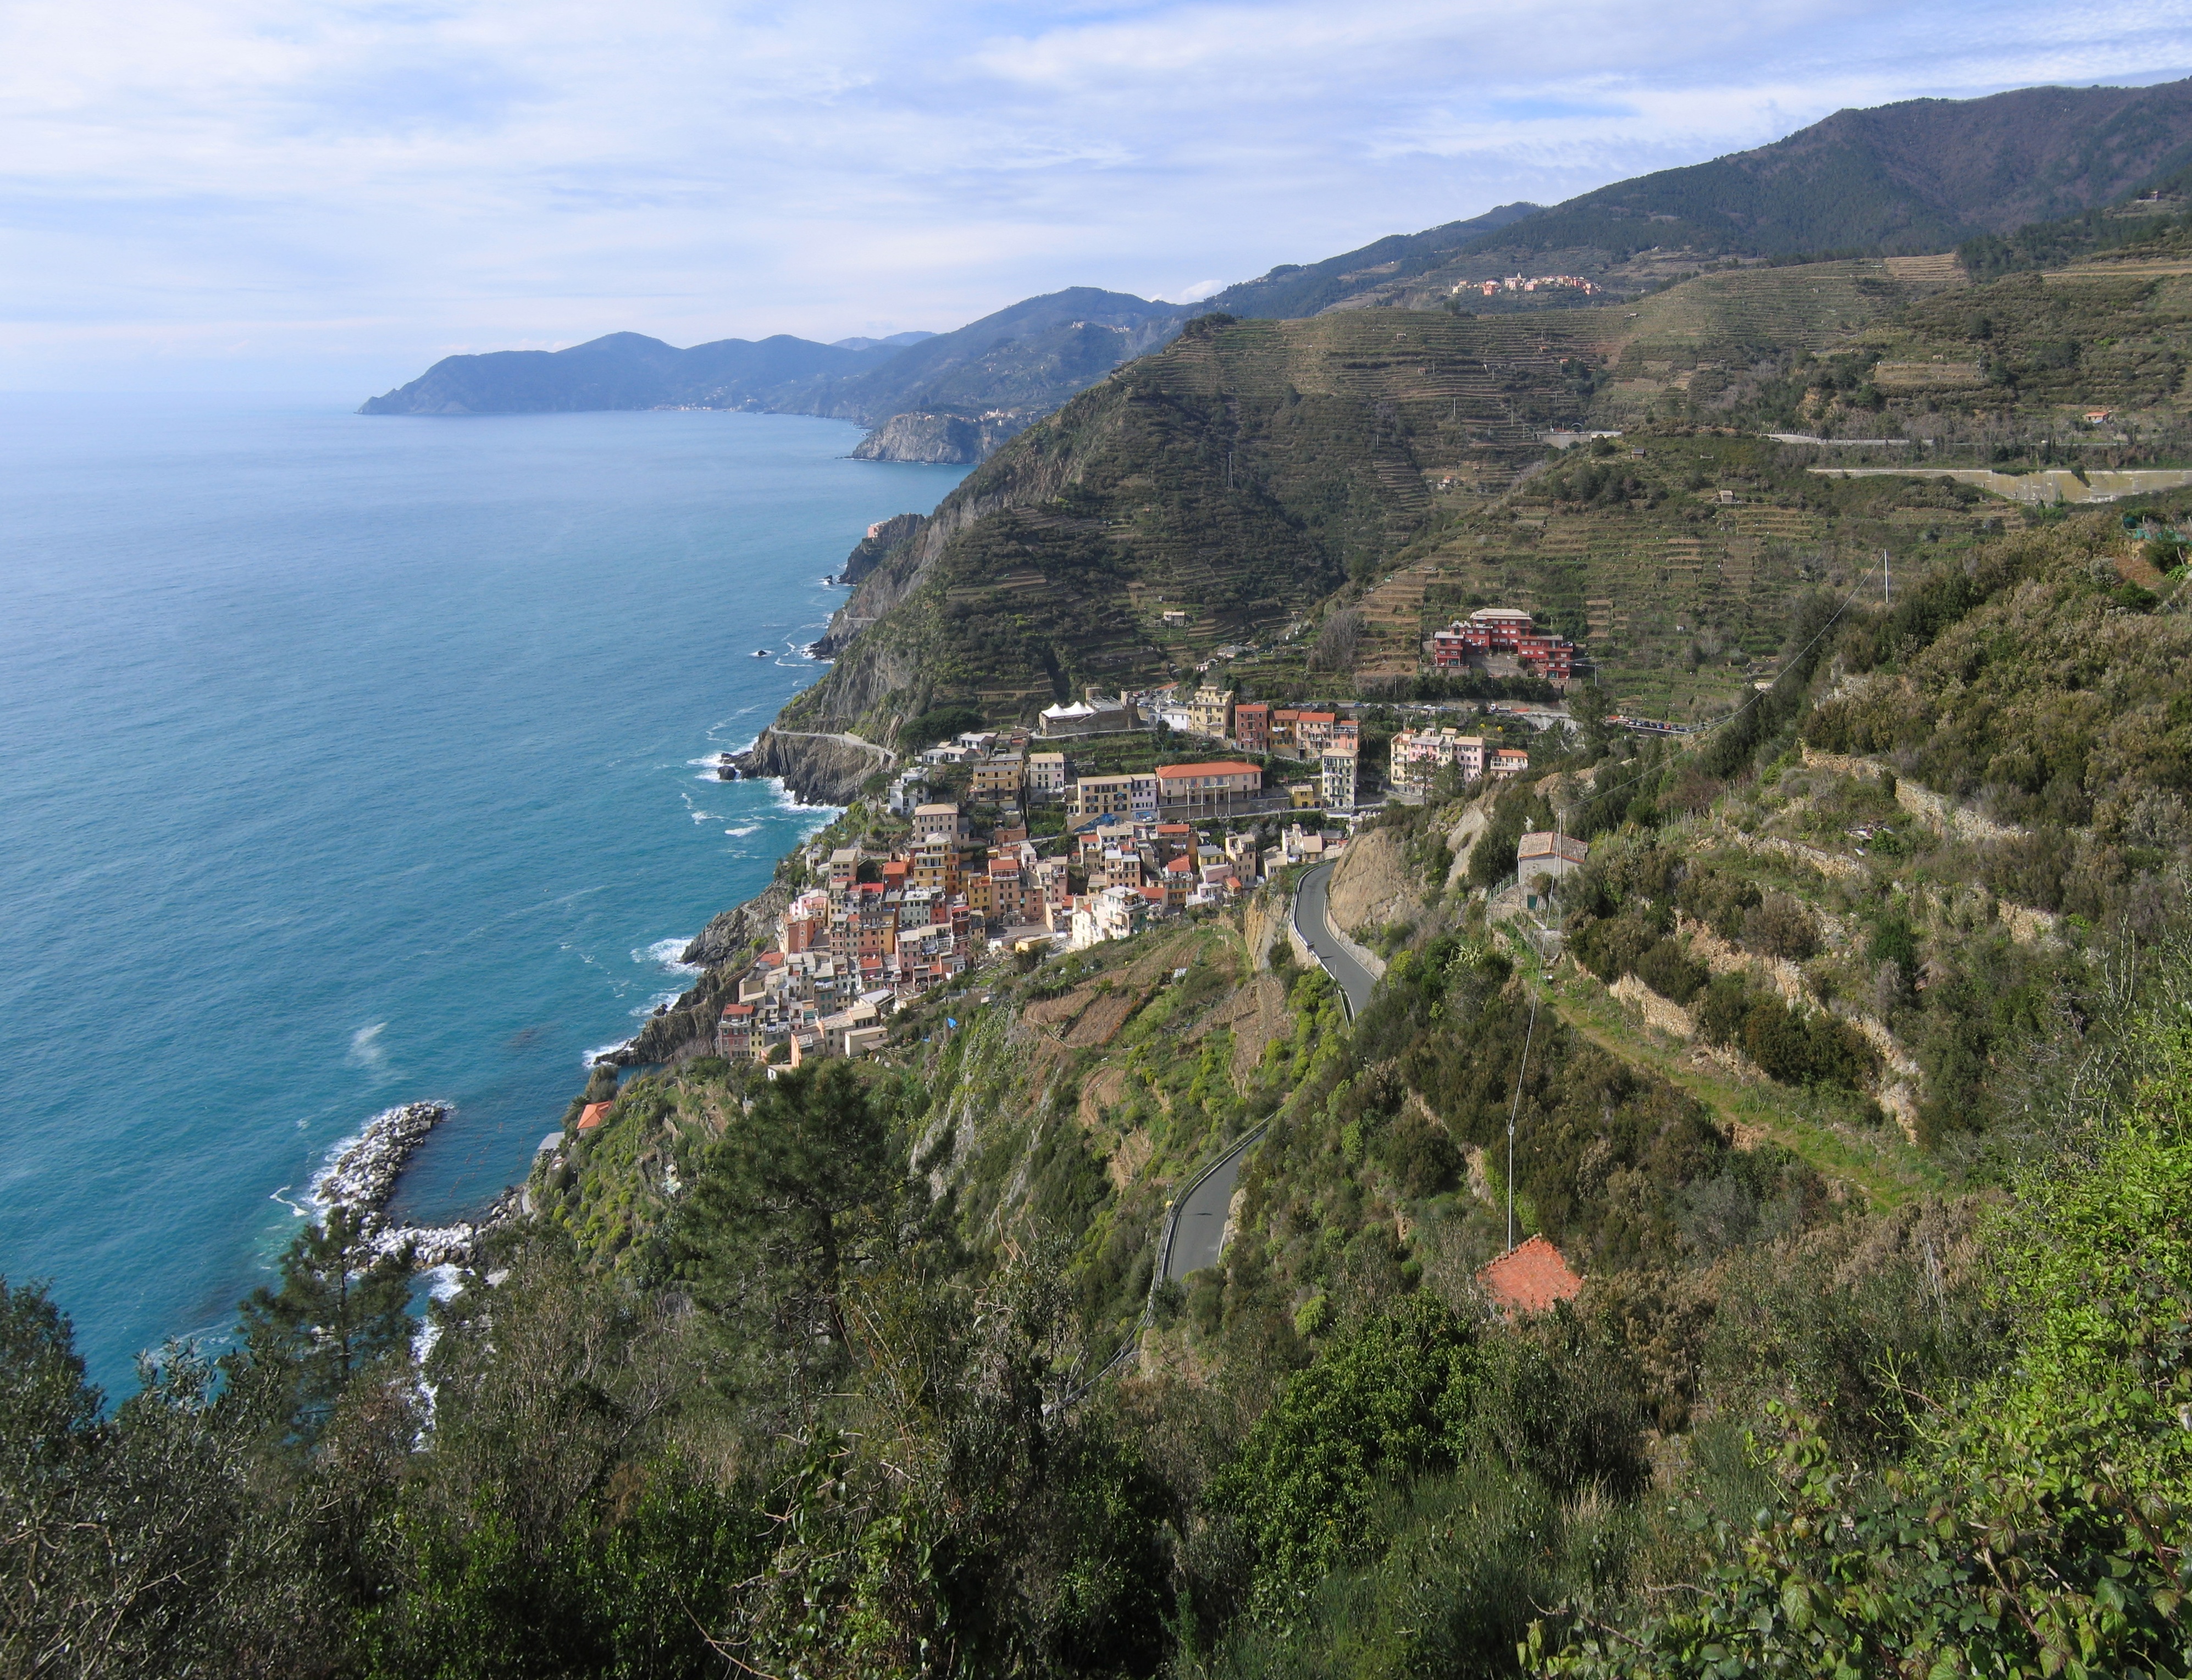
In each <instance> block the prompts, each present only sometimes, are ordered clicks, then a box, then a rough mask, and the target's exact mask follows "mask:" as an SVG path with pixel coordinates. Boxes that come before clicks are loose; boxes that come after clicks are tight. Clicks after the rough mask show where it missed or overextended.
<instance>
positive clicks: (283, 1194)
mask: <svg viewBox="0 0 2192 1680" xmlns="http://www.w3.org/2000/svg"><path fill="white" fill-rule="evenodd" d="M266 1199H267V1200H268V1201H270V1202H279V1203H281V1204H282V1205H283V1207H285V1208H287V1209H288V1210H289V1211H290V1212H292V1213H294V1214H295V1215H296V1216H297V1217H298V1218H300V1219H310V1218H311V1216H312V1210H311V1209H310V1208H308V1207H306V1206H305V1204H303V1203H302V1202H293V1201H291V1200H290V1199H289V1187H288V1185H286V1184H284V1185H283V1187H281V1188H280V1189H279V1190H277V1191H275V1192H274V1193H272V1194H271V1195H269V1196H268V1197H267V1198H266Z"/></svg>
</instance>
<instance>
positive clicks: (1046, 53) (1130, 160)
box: [0, 0, 2192, 396]
mask: <svg viewBox="0 0 2192 1680" xmlns="http://www.w3.org/2000/svg"><path fill="white" fill-rule="evenodd" d="M2188 73H2192V0H2140V3H2138V4H2131V3H2119V0H2098V3H2086V4H2081V5H2079V6H2075V7H2065V6H2063V5H2061V4H2060V3H2050V4H2039V3H2030V0H1994V3H1989V4H1986V5H1984V6H1981V5H1977V4H1915V5H1914V4H1910V3H1909V0H1897V3H1887V0H1880V3H1864V0H1854V3H1852V0H1840V3H1824V0H1811V3H1805V0H1743V3H1732V0H1696V3H1689V4H1684V5H1680V6H1670V5H1669V4H1667V3H1666V0H1562V3H1560V4H1558V5H1553V4H1544V3H1530V0H1377V3H1374V4H1365V3H1361V0H1354V3H1334V0H1310V3H1272V4H1258V5H1244V4H1228V3H1183V0H1149V3H1144V4H1103V3H1093V0H1092V3H1085V4H1076V3H1070V0H1066V3H1047V0H1020V3H1017V4H1013V5H1011V6H1003V5H986V4H962V5H950V6H947V5H937V4H932V3H928V0H891V3H888V4H880V3H872V0H833V3H830V4H827V5H820V4H815V5H796V4H782V3H779V4H773V5H760V4H755V5H746V4H737V3H706V0H625V3H623V4H619V5H610V4H605V3H601V0H591V3H573V0H388V3H374V0H361V3H351V4H328V3H317V0H9V3H8V4H7V5H6V6H5V7H4V8H0V239H4V241H5V245H4V248H0V388H5V389H13V390H65V389H68V390H117V391H127V390H284V391H296V392H300V393H302V392H314V393H342V394H350V395H353V396H364V395H369V394H371V393H373V392H376V391H380V390H386V389H388V388H390V387H391V386H393V385H396V384H400V383H402V381H404V380H407V379H411V378H413V377H414V376H415V375H416V374H417V373H420V371H422V370H423V369H424V368H425V367H426V366H427V365H428V364H429V363H431V362H433V361H435V360H436V359H437V358H438V357H440V356H446V355H450V354H454V353H457V352H460V351H467V350H494V349H523V348H539V349H555V348H559V347H561V346H562V345H569V344H575V343H578V342H580V341H582V340H584V339H590V338H593V337H596V336H597V335H599V334H601V333H607V332H614V331H622V330H629V331H636V332H642V333H653V334H654V335H655V336H657V337H659V338H662V339H667V340H669V341H670V342H671V343H673V344H677V345H687V344H693V343H698V342H700V341H702V340H705V339H719V338H727V337H741V338H759V337H762V336H765V335H767V334H768V333H777V332H789V333H798V334H801V335H802V336H805V337H810V338H818V339H825V340H827V339H838V338H842V337H847V336H850V335H854V334H867V335H876V336H880V335H882V334H884V333H893V332H898V331H902V330H905V329H907V328H914V327H922V328H928V329H931V330H946V329H949V328H950V327H956V326H960V325H962V324H963V323H965V322H968V321H970V320H973V319H974V318H976V317H978V316H982V315H985V314H986V313H988V312H989V311H990V310H994V309H997V308H1000V307H1002V306H1003V305H1006V304H1008V303H1011V302H1013V301H1015V300H1017V299H1020V298H1023V297H1027V296H1030V295H1032V294H1034V293H1041V292H1048V291H1054V290H1056V289H1058V288H1060V287H1063V286H1069V285H1094V286H1103V287H1109V288H1114V289H1116V290H1120V291H1127V292H1134V293H1139V294H1140V295H1142V296H1144V297H1163V298H1167V299H1173V300H1189V299H1194V298H1196V297H1200V296H1203V295H1207V293H1210V292H1212V291H1214V290H1216V289H1217V288H1219V286H1221V285H1224V284H1225V283H1228V282H1232V281H1235V280H1241V279H1246V278H1249V277H1252V276H1255V275H1258V274H1260V273H1262V272H1263V271H1265V270H1266V269H1268V268H1270V266H1272V265H1274V264H1276V263H1282V262H1300V261H1313V260H1316V259H1318V258H1321V257H1325V256H1329V255H1332V254H1334V253H1338V252H1339V251H1343V250H1346V249H1348V248H1351V247H1354V246H1356V245H1360V244H1362V243H1365V242H1367V241H1369V240H1371V239H1373V238H1376V237H1378V236H1380V235H1383V234H1386V233H1393V232H1410V231H1415V230H1417V229H1419V228H1424V227H1429V226H1434V225H1437V224H1439V223H1441V222H1446V221H1451V220H1453V219H1457V218H1460V217H1464V216H1470V215H1474V214H1477V213H1478V212H1480V211H1482V210H1485V209H1488V208H1491V207H1493V205H1496V204H1500V203H1505V202H1511V201H1514V200H1516V199H1528V200H1533V201H1535V202H1557V201H1558V200H1560V199H1561V198H1564V197H1567V196H1571V195H1573V194H1574V193H1577V192H1579V191H1585V190H1587V189H1589V188H1590V187H1593V186H1596V185H1602V184H1604V183H1605V182H1607V181H1610V180H1617V179H1621V178H1623V177H1624V176H1628V175H1634V174H1641V173H1644V172H1645V171H1647V170H1650V169H1655V168H1667V167H1670V166H1672V165H1676V164H1681V163H1689V162H1698V161H1700V160H1702V159H1704V158H1707V157H1716V156H1718V155H1720V154H1721V153H1723V152H1727V151H1735V150H1739V149H1741V148H1743V147H1746V146H1751V145H1761V144H1763V143H1765V142H1766V141H1768V140H1774V139H1777V138H1778V137H1779V136H1781V135H1783V134H1787V133H1790V131H1792V130H1794V129H1795V128H1801V127H1803V126H1804V125H1805V124H1807V123H1808V122H1814V121H1816V120H1818V118H1819V117H1824V116H1825V115H1827V114H1829V113H1830V112H1831V111H1835V110H1837V109H1840V108H1841V107H1843V106H1846V105H1879V104H1884V103H1886V102H1887V101H1890V100H1900V99H1909V98H1914V97H1918V96H1921V95H1932V96H1942V97H1949V98H1968V97H1972V96H1975V95H1978V94H1988V93H1993V92H1998V91H2000V90H2001V89H2003V88H2014V87H2024V86H2029V85H2031V84H2034V83H2068V84H2075V85H2091V84H2092V83H2126V84H2127V83H2153V82H2160V81H2165V80H2170V79H2173V78H2175V77H2182V76H2184V75H2186V74H2188Z"/></svg>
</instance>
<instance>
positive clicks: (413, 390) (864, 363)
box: [358, 333, 902, 414]
mask: <svg viewBox="0 0 2192 1680" xmlns="http://www.w3.org/2000/svg"><path fill="white" fill-rule="evenodd" d="M899 354H902V352H901V351H900V350H899V349H898V348H897V347H895V346H893V345H872V346H871V347H869V348H867V349H865V350H846V349H842V348H840V347H838V346H837V345H818V344H815V343H813V342H812V341H811V340H809V339H795V338H791V337H789V336H787V335H785V334H781V333H779V335H778V336H776V337H774V338H771V339H762V340H760V341H759V342H758V343H754V342H751V341H749V340H747V339H718V340H716V342H715V343H713V344H706V345H694V346H693V347H692V348H691V349H690V350H678V349H676V348H675V347H674V346H672V345H665V344H664V343H663V342H662V341H661V340H660V339H650V338H648V337H647V336H646V335H645V334H643V333H609V334H608V336H607V337H606V338H600V339H589V340H588V341H587V342H586V343H585V344H583V345H572V346H571V347H570V348H569V349H568V350H490V351H488V353H487V354H485V355H482V356H443V357H442V359H441V360H440V361H439V362H436V363H435V364H434V365H433V366H432V367H429V368H428V369H427V370H426V371H425V373H422V374H420V376H419V377H418V378H417V379H414V380H412V381H411V383H410V384H408V385H401V386H398V387H397V389H396V390H392V391H390V392H388V393H387V394H386V395H385V396H376V397H372V398H369V399H368V401H366V402H365V403H364V404H363V405H362V407H360V408H359V409H358V413H361V414H553V413H574V412H577V411H581V410H585V409H599V408H659V407H665V406H668V405H676V404H685V403H702V402H705V403H709V404H711V406H715V407H726V408H735V407H766V406H768V404H769V403H770V401H772V400H773V399H775V398H777V397H779V396H781V395H782V394H785V393H786V392H797V391H803V390H808V389H809V388H811V387H813V385H814V384H817V383H818V382H819V381H823V380H827V379H832V378H843V377H846V376H847V375H849V374H852V373H857V372H859V371H861V370H863V369H865V368H869V367H874V366H875V365H876V363H878V362H888V361H889V360H891V359H892V358H893V357H894V356H898V355H899Z"/></svg>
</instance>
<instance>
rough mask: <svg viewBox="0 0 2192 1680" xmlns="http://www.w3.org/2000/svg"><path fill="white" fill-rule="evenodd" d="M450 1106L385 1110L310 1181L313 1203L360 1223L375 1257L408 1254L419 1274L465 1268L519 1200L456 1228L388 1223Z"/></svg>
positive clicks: (509, 1198)
mask: <svg viewBox="0 0 2192 1680" xmlns="http://www.w3.org/2000/svg"><path fill="white" fill-rule="evenodd" d="M451 1112H452V1110H451V1109H450V1107H449V1105H448V1103H446V1102H406V1103H404V1104H402V1106H401V1107H399V1108H384V1109H383V1110H381V1112H380V1113H378V1114H375V1115H374V1117H373V1118H372V1119H369V1120H368V1121H367V1122H366V1123H365V1129H364V1130H362V1131H361V1132H359V1133H358V1135H357V1139H356V1140H355V1141H354V1142H351V1145H350V1146H349V1147H348V1148H345V1150H344V1151H343V1152H342V1153H341V1154H340V1155H338V1156H336V1157H335V1159H334V1161H332V1162H331V1163H330V1164H329V1165H328V1166H327V1167H326V1168H324V1169H323V1170H322V1171H321V1173H320V1175H319V1176H318V1177H317V1178H315V1179H314V1180H313V1181H312V1199H313V1200H314V1201H316V1202H317V1203H318V1204H320V1205H321V1206H322V1207H325V1208H334V1207H343V1208H347V1209H348V1210H350V1211H351V1214H352V1215H353V1216H355V1217H356V1218H357V1228H358V1234H359V1235H360V1236H361V1237H362V1239H364V1241H365V1244H366V1246H367V1247H368V1248H369V1249H371V1250H373V1252H374V1254H376V1255H379V1256H384V1257H385V1256H389V1255H394V1254H401V1253H402V1252H404V1251H405V1250H409V1251H410V1255H411V1263H412V1265H414V1267H420V1268H421V1269H424V1268H425V1267H435V1266H447V1265H463V1264H464V1263H465V1262H466V1261H469V1260H471V1256H472V1250H473V1248H474V1246H475V1245H476V1244H477V1243H478V1241H479V1238H480V1233H482V1232H483V1231H486V1230H488V1228H489V1227H492V1226H494V1225H496V1224H499V1223H500V1222H502V1221H503V1220H505V1219H507V1218H509V1217H510V1216H511V1210H512V1209H513V1208H514V1207H515V1205H516V1203H515V1199H514V1197H513V1195H512V1194H511V1193H507V1192H505V1194H504V1195H503V1197H502V1198H501V1199H500V1200H499V1201H498V1202H497V1203H496V1204H495V1205H494V1208H493V1209H491V1210H489V1211H488V1214H487V1215H486V1216H485V1217H483V1218H482V1219H479V1220H476V1221H460V1222H457V1223H455V1224H452V1225H403V1224H398V1223H397V1222H395V1221H393V1220H391V1219H390V1218H389V1217H388V1214H387V1207H388V1199H389V1198H390V1197H391V1196H392V1195H394V1194H395V1193H396V1186H397V1181H398V1180H400V1179H401V1178H402V1176H403V1169H404V1167H405V1166H406V1165H408V1164H409V1162H410V1159H411V1155H412V1152H413V1151H414V1150H415V1149H417V1148H418V1147H419V1146H420V1144H421V1143H424V1142H425V1141H426V1138H427V1136H428V1135H429V1134H431V1132H432V1131H433V1130H434V1128H435V1127H436V1126H437V1125H441V1123H442V1121H443V1120H445V1119H448V1117H449V1115H450V1113H451Z"/></svg>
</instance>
